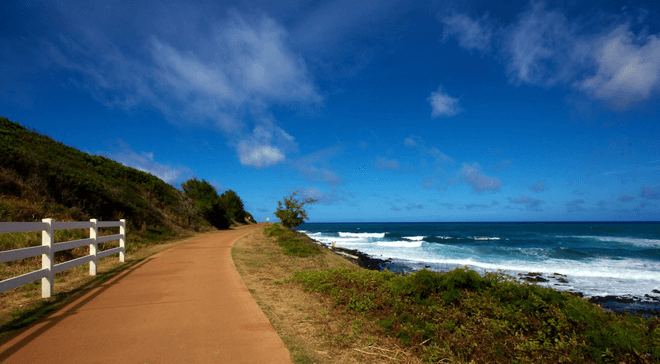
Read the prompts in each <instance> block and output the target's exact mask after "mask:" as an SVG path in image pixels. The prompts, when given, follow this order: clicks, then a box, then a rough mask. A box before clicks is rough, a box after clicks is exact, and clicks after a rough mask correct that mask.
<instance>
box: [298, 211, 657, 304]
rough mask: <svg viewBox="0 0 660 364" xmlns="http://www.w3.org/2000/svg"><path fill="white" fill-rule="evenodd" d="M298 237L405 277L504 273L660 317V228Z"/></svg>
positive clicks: (417, 226) (343, 228) (458, 228)
mask: <svg viewBox="0 0 660 364" xmlns="http://www.w3.org/2000/svg"><path fill="white" fill-rule="evenodd" d="M298 230H299V231H301V232H304V233H306V234H307V235H308V236H309V237H310V238H312V239H314V240H316V241H318V242H320V243H322V244H324V245H327V246H330V245H331V244H332V243H333V242H334V243H336V245H337V246H338V247H343V248H347V249H357V250H359V251H361V252H363V253H365V254H367V255H369V256H371V257H374V258H379V259H391V264H390V265H389V266H390V267H393V268H395V269H397V270H403V271H406V272H413V271H417V270H419V269H423V268H426V269H430V270H434V271H446V270H449V269H453V268H456V267H464V266H467V267H469V268H470V269H473V270H476V271H478V272H481V273H483V272H484V271H491V272H492V271H497V270H502V271H504V272H505V273H507V274H509V275H511V276H514V277H517V278H518V279H523V278H525V277H527V279H530V278H534V279H535V280H537V281H539V282H537V284H540V285H544V286H548V287H552V288H555V289H558V290H564V291H570V292H579V293H581V294H583V295H584V296H585V297H595V296H617V297H621V298H624V299H623V300H624V301H625V300H628V299H632V300H634V302H635V303H636V304H640V303H641V304H642V305H646V306H649V307H651V308H652V309H660V223H600V222H599V223H305V224H303V225H301V226H300V227H299V228H298ZM532 272H533V273H539V274H540V275H539V276H538V277H540V279H537V278H536V275H533V276H532V277H530V276H529V275H528V274H529V273H532ZM628 306H630V305H628Z"/></svg>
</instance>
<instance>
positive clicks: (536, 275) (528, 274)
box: [525, 272, 541, 277]
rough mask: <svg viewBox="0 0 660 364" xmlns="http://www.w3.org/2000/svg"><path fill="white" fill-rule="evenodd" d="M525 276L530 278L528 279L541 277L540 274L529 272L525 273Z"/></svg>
mask: <svg viewBox="0 0 660 364" xmlns="http://www.w3.org/2000/svg"><path fill="white" fill-rule="evenodd" d="M525 275H526V276H530V277H538V276H540V275H541V273H536V272H529V273H527V274H525Z"/></svg>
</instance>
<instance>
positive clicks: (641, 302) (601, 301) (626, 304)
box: [317, 242, 660, 317]
mask: <svg viewBox="0 0 660 364" xmlns="http://www.w3.org/2000/svg"><path fill="white" fill-rule="evenodd" d="M317 243H318V244H320V245H323V244H321V243H320V242H317ZM323 246H326V245H323ZM326 247H327V248H328V249H330V250H331V251H333V252H334V253H335V254H337V255H339V256H342V257H343V258H345V259H348V260H350V261H352V262H354V263H356V264H357V265H359V266H360V267H362V268H365V269H370V270H377V271H382V270H385V269H387V270H389V271H392V272H395V273H402V274H407V273H412V272H414V270H412V269H411V268H410V267H408V266H405V265H403V264H398V263H396V262H394V261H393V260H392V259H379V258H374V257H372V256H370V255H367V254H365V253H363V252H361V251H359V250H357V249H346V248H341V247H337V246H329V247H328V246H326ZM424 268H430V267H429V266H426V267H424ZM518 279H519V280H520V281H525V282H531V283H546V284H548V285H550V286H552V285H555V286H560V285H564V284H568V283H569V282H570V278H569V277H567V276H566V275H563V274H559V273H554V274H549V275H548V274H546V275H544V274H541V273H537V272H529V273H526V274H523V273H519V274H518ZM568 292H570V293H572V294H574V295H578V296H580V297H583V296H584V295H583V294H582V293H581V292H578V291H571V290H569V291H568ZM586 300H588V301H589V302H591V303H593V304H595V305H598V306H599V307H602V308H603V309H605V310H608V311H612V312H615V313H625V312H628V313H630V314H633V315H639V316H644V317H650V316H660V289H654V290H653V291H652V292H649V293H648V294H646V295H644V296H633V295H622V296H613V295H609V296H592V297H587V298H586Z"/></svg>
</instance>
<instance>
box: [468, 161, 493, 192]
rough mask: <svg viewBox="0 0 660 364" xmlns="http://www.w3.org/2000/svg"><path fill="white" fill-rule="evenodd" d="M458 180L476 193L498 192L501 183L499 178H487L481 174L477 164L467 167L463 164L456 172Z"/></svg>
mask: <svg viewBox="0 0 660 364" xmlns="http://www.w3.org/2000/svg"><path fill="white" fill-rule="evenodd" d="M458 177H459V179H460V180H461V181H462V182H463V183H466V184H468V185H469V186H470V187H472V190H473V191H474V192H477V193H481V192H483V191H491V192H499V190H500V185H501V184H502V181H500V179H499V178H495V177H488V176H486V175H485V174H483V173H482V172H481V167H480V166H479V164H478V163H476V162H475V163H473V164H472V165H469V164H467V163H463V168H461V170H460V171H459V172H458Z"/></svg>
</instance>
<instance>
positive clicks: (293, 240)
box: [264, 224, 321, 258]
mask: <svg viewBox="0 0 660 364" xmlns="http://www.w3.org/2000/svg"><path fill="white" fill-rule="evenodd" d="M264 232H265V233H266V234H268V235H269V236H272V237H275V238H276V239H277V245H279V246H280V247H282V251H283V252H284V254H286V255H292V256H296V257H301V258H305V257H308V256H310V255H313V254H319V253H320V252H321V250H320V248H319V246H318V245H317V244H315V243H314V242H313V241H311V240H310V239H309V237H308V236H307V235H305V234H301V233H298V232H296V231H294V230H291V229H287V228H284V227H282V225H280V224H272V225H271V226H269V227H267V228H266V229H264Z"/></svg>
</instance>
